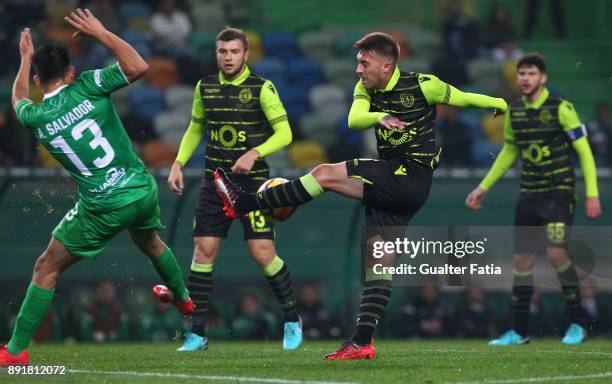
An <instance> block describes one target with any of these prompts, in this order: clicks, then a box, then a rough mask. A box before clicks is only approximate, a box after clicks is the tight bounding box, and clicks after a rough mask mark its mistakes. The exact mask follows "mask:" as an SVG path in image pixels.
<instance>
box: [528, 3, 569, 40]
mask: <svg viewBox="0 0 612 384" xmlns="http://www.w3.org/2000/svg"><path fill="white" fill-rule="evenodd" d="M526 2H527V4H526V5H525V11H526V15H525V32H524V37H525V38H526V39H529V38H531V36H532V35H533V29H534V28H535V26H536V23H537V22H538V19H539V15H540V8H541V7H540V4H541V2H542V1H541V0H526ZM548 8H549V9H548V12H545V13H546V14H550V16H551V18H552V21H553V25H554V28H555V33H556V35H557V38H559V39H565V38H566V37H567V34H566V32H565V31H566V28H565V20H564V15H563V14H564V12H563V1H560V0H549V1H548Z"/></svg>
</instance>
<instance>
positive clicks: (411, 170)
mask: <svg viewBox="0 0 612 384" xmlns="http://www.w3.org/2000/svg"><path fill="white" fill-rule="evenodd" d="M346 170H347V172H348V176H349V177H351V178H354V179H358V180H361V182H362V183H363V205H364V206H365V222H366V226H374V227H391V226H405V225H407V224H408V222H409V221H410V219H412V217H413V216H414V215H415V214H416V213H417V212H418V211H419V209H421V207H422V206H423V204H425V201H426V200H427V196H429V190H430V188H431V180H432V175H433V171H432V170H431V169H428V168H425V167H424V166H422V165H420V164H418V163H414V162H411V161H406V162H399V161H396V160H374V159H353V160H349V161H347V162H346Z"/></svg>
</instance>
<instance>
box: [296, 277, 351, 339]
mask: <svg viewBox="0 0 612 384" xmlns="http://www.w3.org/2000/svg"><path fill="white" fill-rule="evenodd" d="M297 311H298V313H299V314H300V317H301V318H302V330H303V332H304V336H305V337H306V338H309V339H326V338H336V337H338V336H340V327H339V326H338V324H337V322H336V320H335V319H334V316H333V314H332V313H331V311H330V310H329V309H327V308H326V307H325V304H323V302H322V301H321V299H320V298H319V292H318V290H317V287H316V286H315V285H314V284H313V283H304V284H302V286H301V287H300V300H299V301H298V304H297Z"/></svg>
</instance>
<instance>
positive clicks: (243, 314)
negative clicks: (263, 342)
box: [232, 289, 277, 339]
mask: <svg viewBox="0 0 612 384" xmlns="http://www.w3.org/2000/svg"><path fill="white" fill-rule="evenodd" d="M276 328H277V319H276V316H274V314H272V313H271V312H268V311H266V310H265V309H264V308H263V307H262V304H261V299H260V296H259V294H258V292H257V291H255V290H253V289H250V290H246V291H244V292H243V293H242V294H241V295H240V298H239V300H238V312H237V314H236V316H235V318H234V320H233V321H232V333H233V334H234V335H235V336H236V337H238V338H240V339H268V338H271V337H274V336H275V334H276Z"/></svg>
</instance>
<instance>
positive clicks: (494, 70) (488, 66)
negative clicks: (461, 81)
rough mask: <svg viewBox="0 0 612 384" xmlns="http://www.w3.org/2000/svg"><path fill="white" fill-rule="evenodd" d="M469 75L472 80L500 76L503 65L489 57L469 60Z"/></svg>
mask: <svg viewBox="0 0 612 384" xmlns="http://www.w3.org/2000/svg"><path fill="white" fill-rule="evenodd" d="M467 72H468V77H469V78H470V80H472V81H478V80H479V79H483V78H499V77H500V76H501V65H500V64H499V63H498V62H497V61H495V60H493V59H488V58H478V59H474V60H471V61H469V62H468V64H467Z"/></svg>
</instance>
